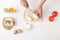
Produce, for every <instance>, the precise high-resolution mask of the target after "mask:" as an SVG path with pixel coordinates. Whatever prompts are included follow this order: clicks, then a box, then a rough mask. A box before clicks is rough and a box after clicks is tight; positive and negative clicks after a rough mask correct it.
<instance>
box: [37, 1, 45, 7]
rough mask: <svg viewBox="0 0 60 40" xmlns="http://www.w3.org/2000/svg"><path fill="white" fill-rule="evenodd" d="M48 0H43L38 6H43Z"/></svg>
mask: <svg viewBox="0 0 60 40" xmlns="http://www.w3.org/2000/svg"><path fill="white" fill-rule="evenodd" d="M45 1H46V0H41V2H40V3H39V5H38V7H40V6H42V5H43V4H44V3H45Z"/></svg>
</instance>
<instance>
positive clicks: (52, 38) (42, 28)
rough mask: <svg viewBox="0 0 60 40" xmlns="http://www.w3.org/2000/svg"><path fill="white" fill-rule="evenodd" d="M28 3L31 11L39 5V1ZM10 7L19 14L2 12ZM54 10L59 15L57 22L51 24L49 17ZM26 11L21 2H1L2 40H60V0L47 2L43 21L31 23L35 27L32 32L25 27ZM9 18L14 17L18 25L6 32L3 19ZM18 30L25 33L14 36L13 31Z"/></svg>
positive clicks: (0, 32) (0, 38)
mask: <svg viewBox="0 0 60 40" xmlns="http://www.w3.org/2000/svg"><path fill="white" fill-rule="evenodd" d="M28 1H29V4H30V8H31V9H34V8H36V6H37V4H38V3H39V0H38V1H36V0H34V1H32V0H28ZM36 2H37V3H36ZM31 4H32V5H31ZM35 4H36V5H35ZM10 7H14V8H15V9H17V12H16V13H5V12H4V11H3V10H2V9H3V8H10ZM54 10H56V11H58V13H59V15H58V17H56V18H55V21H53V22H49V20H48V17H49V16H51V14H52V11H54ZM24 11H25V8H24V7H23V6H21V5H20V0H0V40H60V0H46V2H45V4H44V6H43V21H41V22H31V24H32V25H33V27H32V29H31V30H30V31H27V30H26V29H25V26H24V25H25V23H26V22H25V21H24V18H23V13H24ZM9 16H10V17H14V19H15V22H16V25H15V26H14V27H13V28H12V29H11V30H5V29H4V28H3V26H2V19H3V17H9ZM18 28H20V29H22V30H24V32H23V33H21V34H17V35H14V34H13V31H14V30H15V29H18Z"/></svg>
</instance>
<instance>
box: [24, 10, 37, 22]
mask: <svg viewBox="0 0 60 40" xmlns="http://www.w3.org/2000/svg"><path fill="white" fill-rule="evenodd" d="M24 18H25V20H27V21H33V20H37V19H38V16H37V15H36V14H35V13H34V12H33V11H32V10H30V9H26V11H25V12H24Z"/></svg>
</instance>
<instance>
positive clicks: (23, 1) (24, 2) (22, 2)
mask: <svg viewBox="0 0 60 40" xmlns="http://www.w3.org/2000/svg"><path fill="white" fill-rule="evenodd" d="M21 5H22V6H24V7H26V8H28V7H29V4H28V2H27V1H26V0H21Z"/></svg>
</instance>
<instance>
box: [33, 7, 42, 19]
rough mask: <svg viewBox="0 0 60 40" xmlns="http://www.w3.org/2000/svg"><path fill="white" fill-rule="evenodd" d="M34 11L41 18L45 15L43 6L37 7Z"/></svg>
mask: <svg viewBox="0 0 60 40" xmlns="http://www.w3.org/2000/svg"><path fill="white" fill-rule="evenodd" d="M34 13H35V14H36V15H38V17H39V18H42V16H43V11H42V7H38V8H36V9H35V10H34Z"/></svg>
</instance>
